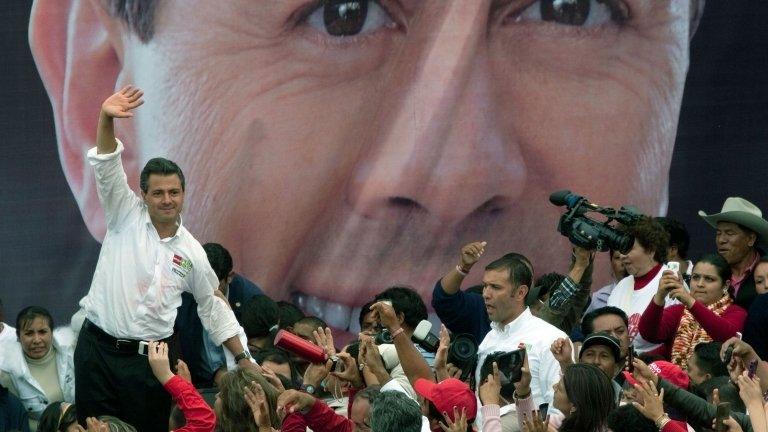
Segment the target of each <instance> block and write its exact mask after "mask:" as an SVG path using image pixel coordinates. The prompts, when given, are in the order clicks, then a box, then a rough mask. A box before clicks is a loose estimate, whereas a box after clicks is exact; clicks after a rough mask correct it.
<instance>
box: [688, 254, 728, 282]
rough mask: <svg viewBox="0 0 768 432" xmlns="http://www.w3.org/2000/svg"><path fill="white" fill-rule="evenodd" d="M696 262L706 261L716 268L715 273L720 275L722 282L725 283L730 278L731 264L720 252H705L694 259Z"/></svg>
mask: <svg viewBox="0 0 768 432" xmlns="http://www.w3.org/2000/svg"><path fill="white" fill-rule="evenodd" d="M698 263H707V264H711V265H712V266H714V267H715V269H716V270H717V275H718V276H720V279H722V282H723V283H726V282H728V281H729V280H730V279H731V274H732V273H731V266H730V264H728V261H726V260H725V258H723V256H722V255H720V254H706V255H704V256H703V257H701V258H699V260H698V261H696V264H698ZM694 267H695V266H694Z"/></svg>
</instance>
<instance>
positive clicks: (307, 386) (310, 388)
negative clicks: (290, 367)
mask: <svg viewBox="0 0 768 432" xmlns="http://www.w3.org/2000/svg"><path fill="white" fill-rule="evenodd" d="M315 390H316V389H315V386H313V385H312V384H302V385H301V391H303V392H305V393H308V394H311V395H314V394H315Z"/></svg>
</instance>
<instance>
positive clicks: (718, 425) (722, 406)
mask: <svg viewBox="0 0 768 432" xmlns="http://www.w3.org/2000/svg"><path fill="white" fill-rule="evenodd" d="M730 416H731V404H730V403H728V402H720V403H719V404H717V414H715V432H726V431H727V430H728V428H727V427H726V426H725V419H727V418H728V417H730Z"/></svg>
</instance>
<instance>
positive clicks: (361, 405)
mask: <svg viewBox="0 0 768 432" xmlns="http://www.w3.org/2000/svg"><path fill="white" fill-rule="evenodd" d="M370 413H371V404H370V402H369V401H368V399H365V398H362V397H360V398H357V399H355V403H353V404H352V410H351V411H350V412H349V419H350V420H352V421H353V422H354V423H355V430H357V431H360V432H370V430H371V426H370V424H371V416H370Z"/></svg>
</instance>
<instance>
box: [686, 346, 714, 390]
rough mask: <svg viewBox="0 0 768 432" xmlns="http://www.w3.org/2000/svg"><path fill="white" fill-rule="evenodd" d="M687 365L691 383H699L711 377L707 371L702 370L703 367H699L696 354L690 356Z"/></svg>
mask: <svg viewBox="0 0 768 432" xmlns="http://www.w3.org/2000/svg"><path fill="white" fill-rule="evenodd" d="M687 365H688V369H687V372H688V377H689V378H690V379H691V384H693V385H699V384H701V383H703V382H704V381H706V380H708V379H709V378H711V377H710V375H709V374H708V373H705V372H704V371H702V370H701V368H699V364H698V361H697V357H696V354H694V355H692V356H690V357H688V361H687Z"/></svg>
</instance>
